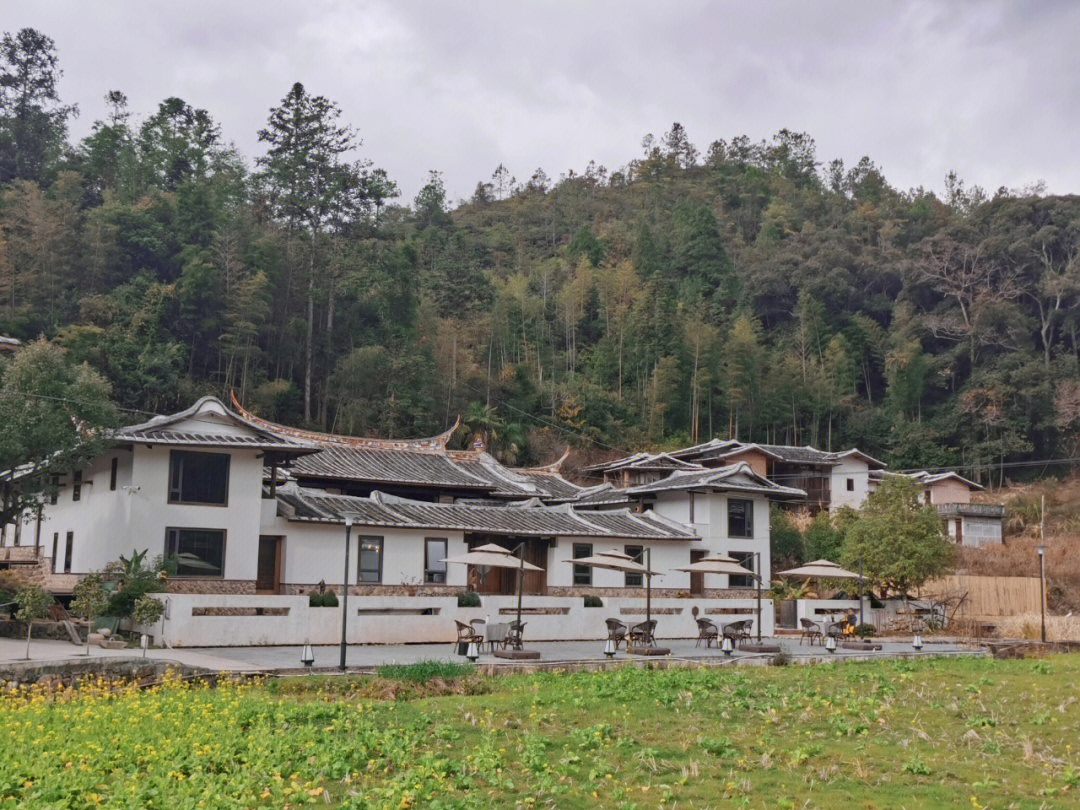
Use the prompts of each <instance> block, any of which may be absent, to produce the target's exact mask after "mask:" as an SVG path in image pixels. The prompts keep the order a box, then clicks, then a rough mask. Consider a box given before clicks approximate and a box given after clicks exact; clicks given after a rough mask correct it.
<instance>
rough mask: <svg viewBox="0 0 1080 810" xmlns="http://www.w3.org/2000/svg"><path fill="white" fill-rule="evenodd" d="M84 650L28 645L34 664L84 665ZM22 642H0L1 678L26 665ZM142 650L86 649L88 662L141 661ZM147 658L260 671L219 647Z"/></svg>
mask: <svg viewBox="0 0 1080 810" xmlns="http://www.w3.org/2000/svg"><path fill="white" fill-rule="evenodd" d="M85 652H86V648H85V647H76V646H75V645H74V644H72V643H71V642H69V641H58V640H55V639H41V640H40V641H37V640H35V641H32V642H30V661H31V662H32V663H35V664H44V663H50V664H53V663H63V662H67V661H72V662H83V663H84V662H85V661H86V655H85V654H84V653H85ZM25 655H26V641H25V640H22V641H20V640H16V639H11V638H0V677H2V676H3V672H4V668H5V667H6V666H7V665H9V664H24V663H26V658H25V657H24V656H25ZM141 657H142V650H139V649H134V648H130V647H129V648H127V649H123V650H103V649H102V648H101V647H95V646H93V645H91V647H90V658H91V659H101V658H141ZM146 657H147V658H153V659H156V660H159V661H176V662H178V663H181V664H187V665H189V666H193V667H203V668H205V669H209V670H213V671H215V672H220V671H227V672H238V671H239V672H248V671H252V670H257V669H259V668H260V667H258V666H257V665H252V664H251V663H250V662H248V661H245V660H244V659H243V658H238V657H237V656H236V655H234V654H233V650H232V649H229V648H226V647H222V648H218V649H215V650H208V651H202V650H169V649H164V650H155V649H151V650H147V651H146Z"/></svg>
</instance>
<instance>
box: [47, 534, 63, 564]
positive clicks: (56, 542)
mask: <svg viewBox="0 0 1080 810" xmlns="http://www.w3.org/2000/svg"><path fill="white" fill-rule="evenodd" d="M59 552H60V532H53V536H52V562H51V563H50V564H49V568H50V570H51V572H52V573H54V574H55V573H56V555H57V554H58V553H59Z"/></svg>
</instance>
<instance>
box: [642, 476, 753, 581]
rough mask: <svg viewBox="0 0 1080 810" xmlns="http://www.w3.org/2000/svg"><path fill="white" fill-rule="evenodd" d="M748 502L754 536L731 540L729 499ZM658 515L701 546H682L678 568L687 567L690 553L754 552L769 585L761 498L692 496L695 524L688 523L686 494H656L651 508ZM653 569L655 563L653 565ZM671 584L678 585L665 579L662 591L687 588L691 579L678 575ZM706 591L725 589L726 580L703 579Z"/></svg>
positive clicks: (712, 576)
mask: <svg viewBox="0 0 1080 810" xmlns="http://www.w3.org/2000/svg"><path fill="white" fill-rule="evenodd" d="M729 498H735V499H739V500H749V501H752V502H753V504H754V507H753V511H754V518H753V519H754V525H753V529H754V536H753V537H748V538H743V537H731V536H730V534H729V532H728V525H727V524H728V499H729ZM653 508H654V509H655V510H656V513H657V514H658V515H662V516H663V517H666V518H670V519H671V520H675V521H678V522H679V523H682V524H684V525H686V526H688V527H690V528H692V529H693V530H694V531H696V532H697V533H698V535H699V536H700V537H701V542H698V543H689V544H685V545H684V546H683V548H684V550H683V552H682V554H683V556H684V558H685V559H684V560H683V561H681V562H680V563H679V565H688V564H689V563H690V549H702V550H704V551H706V552H709V553H713V552H720V553H724V554H730V553H731V552H733V551H738V552H756V553H759V554H760V559H761V567H762V571H761V576H762V579H763V580H764V581H765V582H768V581H769V578H770V576H771V570H770V565H769V553H770V545H769V501H768V499H767V498H764V497H762V496H760V495H752V494H739V493H735V492H731V493H725V492H699V493H696V494H695V496H694V523H692V524H691V523H689V522H688V521H689V499H688V493H686V492H682V491H668V492H660V493H657V496H656V503H655V505H654V507H653ZM654 566H655V563H654ZM672 581H673V582H676V581H677V582H679V584H674V585H670V586H669V585H668V584H667V579H666V577H665V581H664V587H674V588H689V587H690V575H689V574H687V573H683V572H679V573H678V578H676V577H674V576H673V577H672ZM705 587H706V588H727V587H729V585H728V577H727V576H724V575H719V574H709V575H706V577H705Z"/></svg>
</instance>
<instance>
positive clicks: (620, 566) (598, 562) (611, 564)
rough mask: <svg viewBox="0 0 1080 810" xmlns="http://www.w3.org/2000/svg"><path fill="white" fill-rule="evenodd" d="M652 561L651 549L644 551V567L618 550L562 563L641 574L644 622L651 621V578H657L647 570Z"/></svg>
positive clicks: (655, 574) (654, 573) (600, 552)
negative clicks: (643, 579) (643, 594)
mask: <svg viewBox="0 0 1080 810" xmlns="http://www.w3.org/2000/svg"><path fill="white" fill-rule="evenodd" d="M651 561H652V549H651V548H646V549H645V565H642V564H641V563H639V562H637V561H636V560H635V559H634V558H633V557H631V556H630V555H629V554H624V553H623V552H621V551H619V550H618V549H615V548H613V549H611V550H610V551H599V552H597V553H596V554H593V555H592V556H591V557H578V558H577V559H573V560H565V561H564V562H567V563H570V564H571V565H584V566H586V567H588V568H606V569H608V570H609V571H623V572H625V573H627V574H642V575H643V576H644V577H645V621H646V622H650V621H652V578H653V577H654V576H657V573H656V571H652V570H650V568H649V564H650V562H651Z"/></svg>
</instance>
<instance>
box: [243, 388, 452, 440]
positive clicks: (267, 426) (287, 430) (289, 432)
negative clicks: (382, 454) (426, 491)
mask: <svg viewBox="0 0 1080 810" xmlns="http://www.w3.org/2000/svg"><path fill="white" fill-rule="evenodd" d="M229 397H230V398H231V399H232V404H233V407H234V408H236V410H237V411H238V412H239V413H240V415H241V416H242V417H244V418H245V419H246V420H248V421H250V422H253V423H255V424H256V425H259V426H260V427H261V428H262V429H263V430H268V431H270V432H271V433H276V434H278V435H281V436H287V437H289V438H294V439H300V440H302V441H308V442H313V443H315V444H318V445H322V446H323V447H325V448H333V447H347V448H351V449H355V450H406V451H409V452H413V453H441V454H445V453H446V443H447V442H449V441H450V437H451V436H453V435H454V432H455V431H456V430H457V429H458V428H459V427H460V426H461V417H460V416H458V418H457V420H456V421H455V422H454V424H453V426H451V427H450V429H449V430H445V431H443V432H442V433H440V434H438V435H437V436H431V437H430V438H427V439H373V438H367V437H364V436H344V435H342V434H340V433H319V432H318V431H314V430H303V429H302V428H293V427H288V426H286V425H279V424H277V423H276V422H271V421H269V420H266V419H262V418H260V417H258V416H256V415H255V414H253V413H251V411H249V410H247V409H246V408H244V406H243V405H241V404H240V401H239V400H238V399H237V398H236V393H235V392H234V391H231V390H230V391H229Z"/></svg>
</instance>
